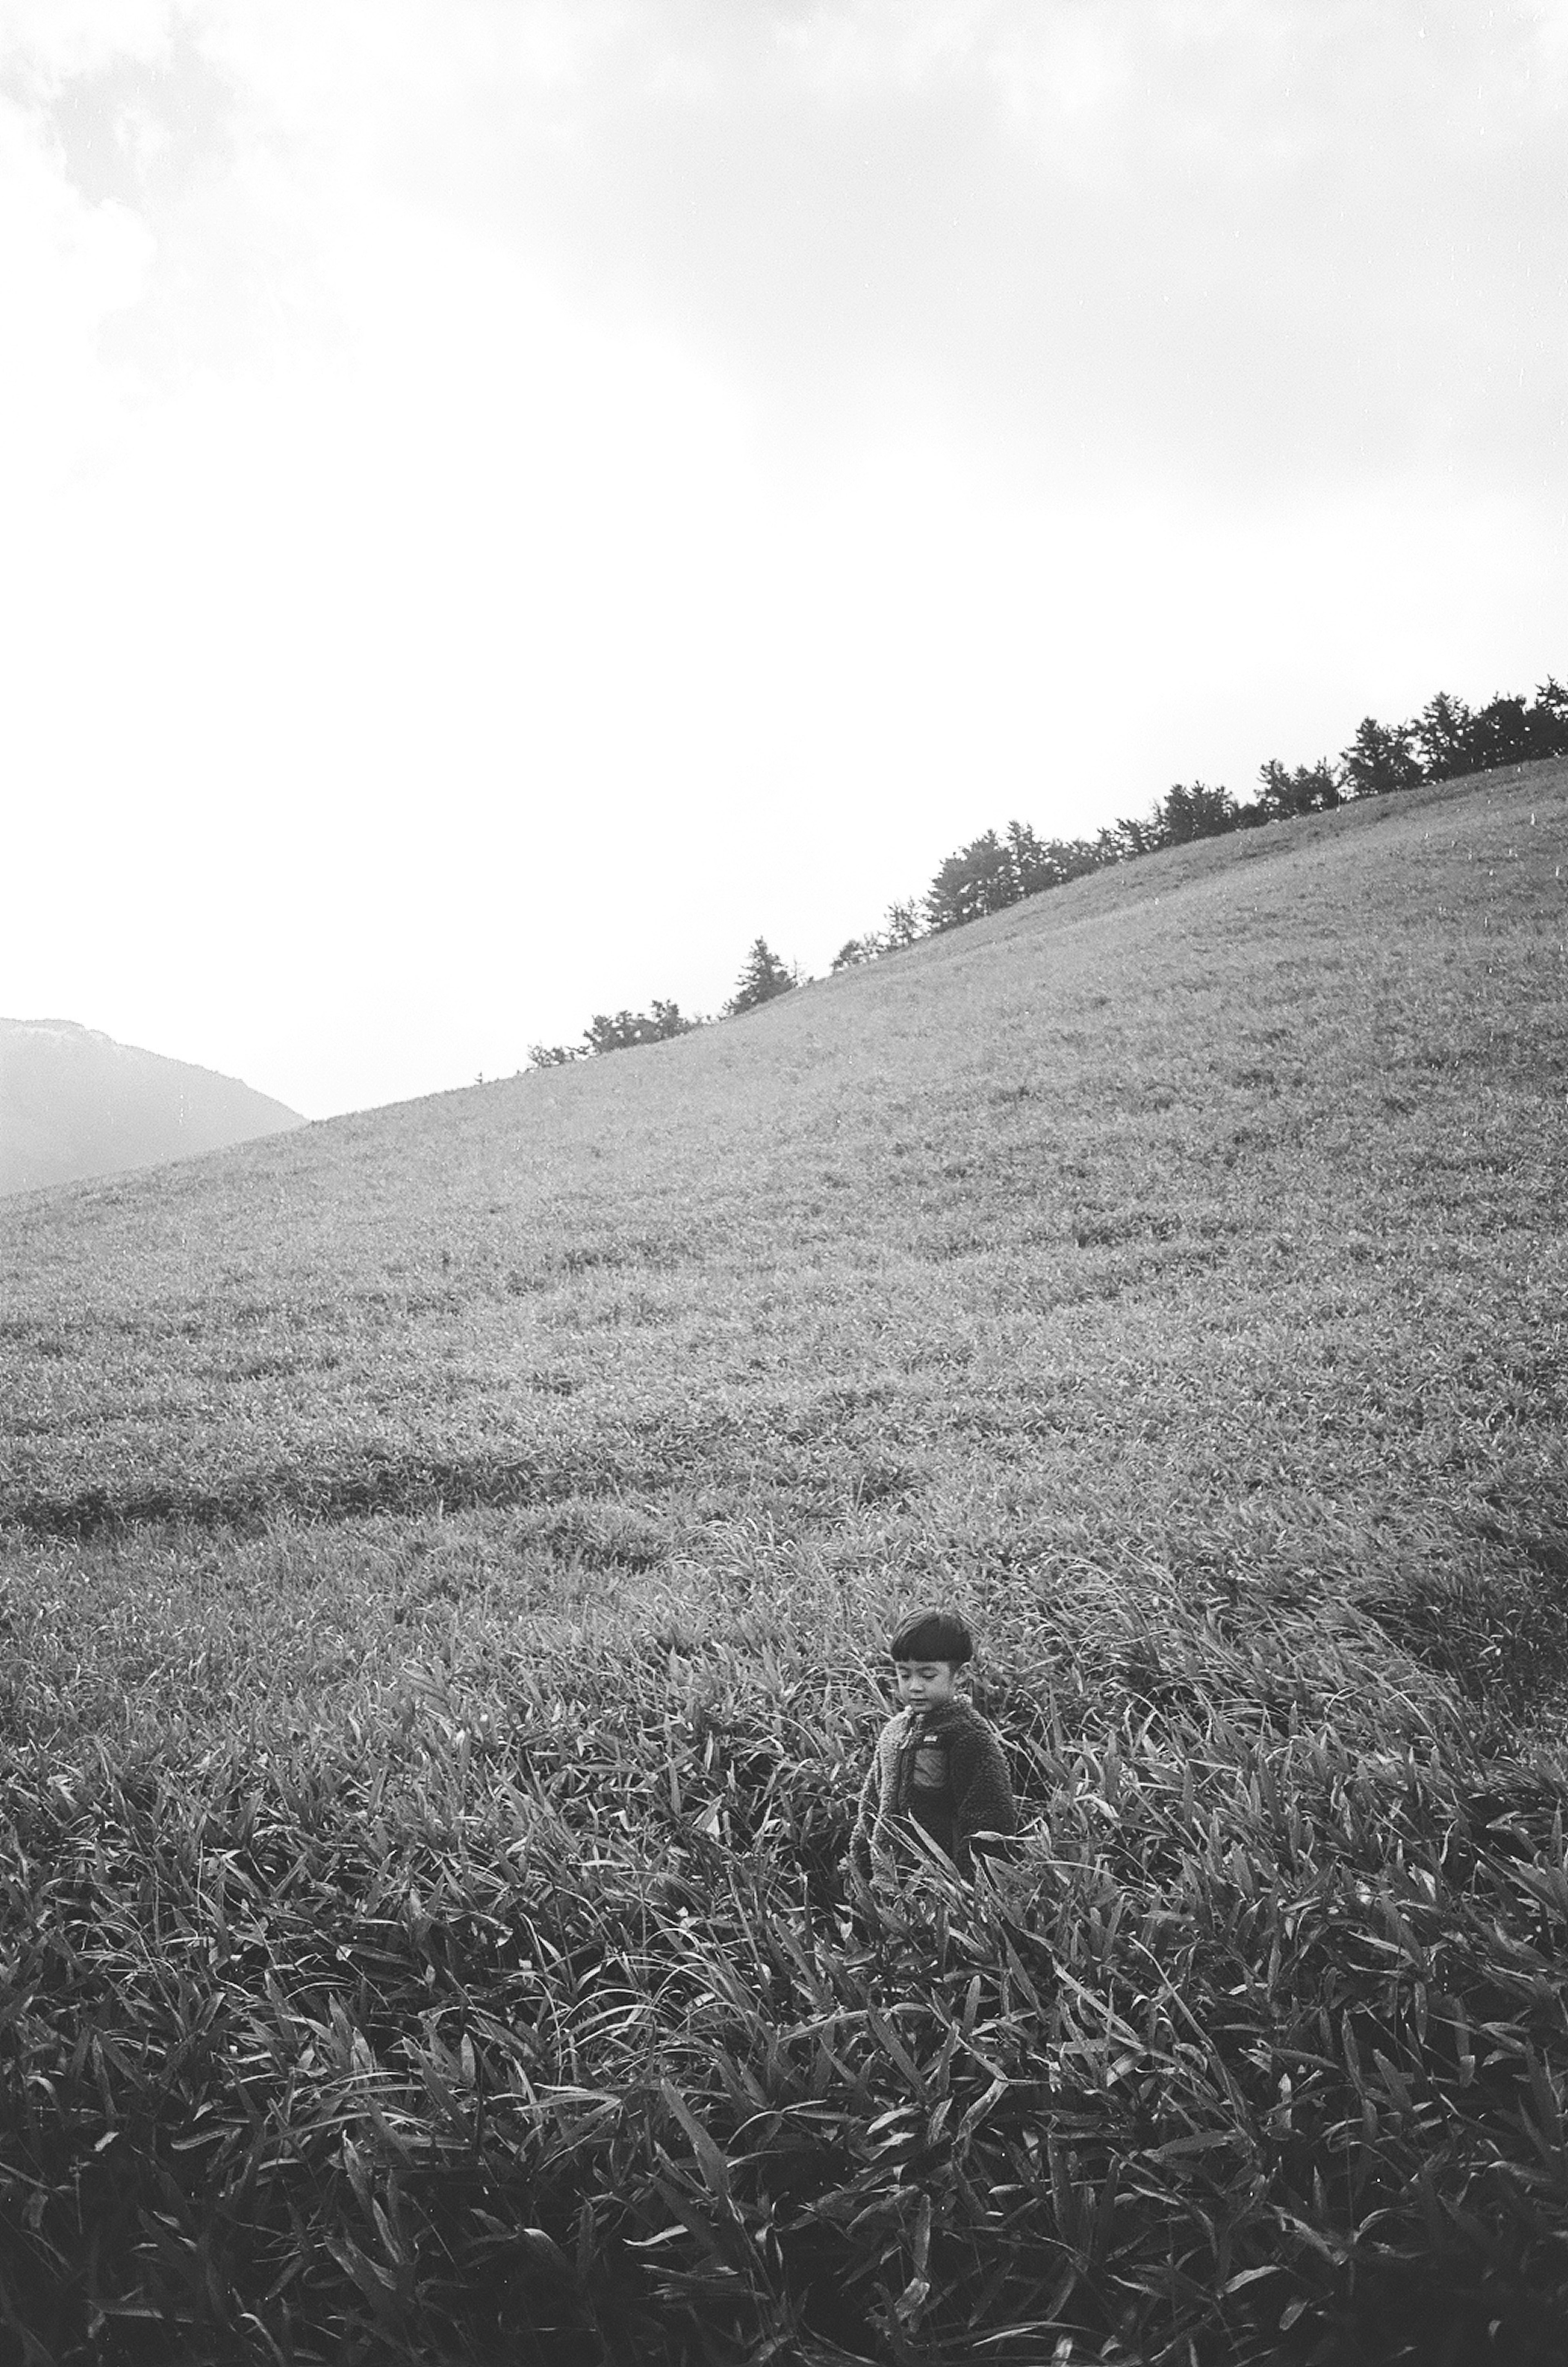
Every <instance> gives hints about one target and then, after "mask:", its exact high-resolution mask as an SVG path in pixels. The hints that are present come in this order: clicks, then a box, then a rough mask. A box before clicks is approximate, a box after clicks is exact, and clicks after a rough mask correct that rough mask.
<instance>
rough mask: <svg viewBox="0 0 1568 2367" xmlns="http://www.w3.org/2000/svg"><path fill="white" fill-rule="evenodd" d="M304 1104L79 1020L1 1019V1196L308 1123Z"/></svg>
mask: <svg viewBox="0 0 1568 2367" xmlns="http://www.w3.org/2000/svg"><path fill="white" fill-rule="evenodd" d="M304 1123H305V1121H304V1119H303V1118H302V1117H301V1116H299V1112H298V1111H297V1110H291V1109H288V1108H286V1107H285V1105H284V1104H283V1103H282V1102H275V1101H273V1100H271V1099H270V1098H269V1097H268V1095H267V1094H265V1093H253V1092H252V1090H251V1088H250V1086H249V1085H243V1084H242V1083H241V1082H240V1081H239V1079H238V1078H237V1077H220V1076H219V1075H218V1074H217V1073H216V1072H215V1071H214V1070H211V1069H197V1068H195V1067H193V1066H192V1064H191V1063H190V1062H189V1061H188V1060H167V1059H164V1057H163V1055H162V1054H161V1053H158V1052H143V1051H140V1050H138V1048H136V1047H135V1046H134V1045H132V1044H117V1043H116V1042H115V1040H114V1037H113V1036H104V1035H101V1034H100V1033H99V1032H98V1030H97V1029H96V1028H93V1027H82V1026H79V1025H77V1023H76V1022H75V1021H74V1020H73V1019H0V1193H5V1192H33V1191H38V1190H39V1189H41V1188H42V1187H43V1186H45V1185H47V1184H50V1183H71V1182H73V1180H74V1179H76V1178H77V1177H80V1176H85V1175H110V1174H114V1173H115V1172H118V1170H120V1169H122V1168H127V1167H152V1166H155V1165H157V1164H158V1163H159V1162H160V1161H164V1160H165V1159H184V1158H187V1157H189V1156H190V1155H191V1153H193V1152H195V1151H198V1150H224V1149H226V1148H227V1146H228V1145H229V1144H230V1143H233V1142H249V1141H251V1140H253V1139H254V1137H256V1136H257V1135H263V1134H281V1133H283V1132H284V1131H285V1130H286V1128H288V1127H295V1126H303V1125H304Z"/></svg>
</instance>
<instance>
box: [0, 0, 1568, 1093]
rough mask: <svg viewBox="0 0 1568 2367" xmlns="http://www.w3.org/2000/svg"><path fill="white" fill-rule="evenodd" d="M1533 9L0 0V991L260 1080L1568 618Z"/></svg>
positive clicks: (330, 1076) (1566, 84) (521, 1022)
mask: <svg viewBox="0 0 1568 2367" xmlns="http://www.w3.org/2000/svg"><path fill="white" fill-rule="evenodd" d="M1565 154H1568V0H1499V5H1497V6H1488V7H1486V8H1480V7H1477V6H1474V5H1473V0H1427V5H1422V4H1421V0H1382V5H1379V6H1367V5H1366V0H822V4H821V5H807V0H745V5H744V6H737V5H736V0H185V5H181V0H0V216H3V219H4V221H5V224H6V236H5V239H4V241H3V242H0V306H3V311H0V318H3V319H4V321H5V323H6V334H7V345H8V349H9V359H8V361H7V363H6V368H4V370H3V371H0V526H3V537H4V541H3V548H4V559H3V562H0V567H3V572H0V648H3V650H4V662H5V673H6V692H5V720H6V763H5V766H4V771H3V773H0V803H3V808H4V823H5V827H4V845H5V856H6V860H5V878H6V889H7V895H6V908H7V909H6V925H5V928H4V931H3V932H0V1011H4V1012H6V1013H8V1014H12V1015H14V1016H17V1017H22V1018H29V1017H38V1016H43V1015H60V1016H64V1017H68V1018H72V1019H76V1020H80V1021H82V1022H84V1023H85V1024H86V1025H90V1026H92V1027H96V1028H103V1029H105V1030H107V1032H109V1033H110V1034H112V1035H114V1036H118V1037H119V1038H121V1039H122V1040H124V1041H127V1042H130V1043H136V1044H141V1045H145V1046H148V1047H151V1048H153V1049H156V1050H158V1051H161V1052H164V1053H167V1054H169V1055H172V1056H174V1057H176V1058H179V1059H186V1060H193V1061H196V1062H198V1063H200V1064H202V1065H204V1066H208V1067H210V1068H215V1069H219V1070H223V1071H226V1072H228V1073H231V1074H237V1075H240V1076H243V1077H244V1078H245V1079H246V1080H247V1081H248V1082H250V1083H251V1084H253V1085H254V1086H255V1087H257V1088H258V1089H260V1090H261V1091H263V1092H265V1093H271V1094H275V1095H276V1096H277V1097H279V1098H280V1099H282V1100H284V1101H286V1102H288V1103H289V1104H292V1105H293V1106H295V1107H297V1108H299V1109H303V1110H305V1111H307V1112H308V1113H309V1114H310V1115H312V1116H323V1115H326V1114H328V1113H330V1112H332V1111H334V1110H338V1109H344V1108H350V1107H356V1106H363V1105H366V1104H373V1103H378V1102H382V1101H388V1100H392V1099H399V1098H402V1097H404V1096H407V1095H410V1094H413V1093H423V1092H428V1091H433V1090H436V1089H438V1088H441V1087H444V1086H448V1085H458V1084H466V1083H468V1082H471V1080H472V1079H473V1078H474V1076H475V1075H477V1074H481V1073H482V1074H484V1075H487V1076H490V1075H496V1074H503V1073H510V1072H511V1071H512V1070H514V1069H516V1068H517V1067H519V1066H520V1065H521V1064H522V1062H523V1060H524V1059H525V1048H526V1046H527V1045H528V1044H529V1043H530V1042H533V1041H536V1040H541V1039H542V1040H547V1041H552V1040H558V1039H562V1038H569V1037H573V1036H578V1035H579V1034H580V1033H581V1029H582V1027H583V1025H584V1024H585V1023H586V1021H587V1019H588V1018H589V1016H590V1014H592V1012H594V1011H608V1010H614V1009H616V1008H618V1007H620V1006H622V1005H628V1004H629V1005H631V1006H633V1007H646V1005H647V1004H648V1002H649V1001H650V1000H651V999H652V998H653V997H655V996H661V997H664V998H667V999H670V998H672V999H675V1000H677V1001H679V1002H681V1004H682V1007H683V1008H687V1009H691V1008H696V1009H699V1010H712V1009H715V1008H716V1006H717V1005H718V1004H719V1003H720V1002H722V1001H723V999H724V997H725V996H726V994H727V993H728V991H729V990H730V988H731V986H732V985H733V982H734V980H735V977H736V974H737V972H738V970H739V968H740V965H741V962H742V959H743V957H744V956H745V953H746V949H747V947H748V946H749V945H750V941H751V940H752V939H753V938H754V937H755V936H756V935H757V934H759V932H761V933H762V934H765V935H766V936H767V937H768V939H769V941H770V943H771V944H772V945H773V946H774V947H775V948H776V949H777V950H778V951H779V952H780V953H781V954H783V955H784V957H786V958H791V959H795V960H798V961H799V962H800V963H801V964H802V965H803V966H804V967H805V968H807V969H808V970H816V971H821V970H824V969H826V968H827V966H828V964H829V960H830V958H831V956H832V954H833V952H834V950H835V949H836V948H837V946H839V945H840V942H841V941H842V940H843V939H844V938H845V937H847V936H849V935H851V934H855V933H858V932H859V931H861V930H863V929H864V928H867V927H870V926H872V925H874V923H876V921H877V920H878V918H879V917H880V915H881V913H882V911H883V909H884V907H885V906H886V904H887V903H888V902H889V900H892V899H893V898H894V897H897V896H905V895H908V894H910V893H911V892H918V891H919V889H922V888H923V887H924V886H925V884H926V882H927V881H928V879H929V878H930V877H931V873H932V871H933V870H934V869H935V867H936V865H937V864H938V862H939V861H940V860H941V858H942V856H943V855H946V854H947V853H948V852H950V851H951V850H952V849H953V847H955V846H957V845H958V844H961V843H962V842H963V841H964V840H965V839H967V838H969V837H972V836H973V835H974V834H975V833H976V832H978V831H981V830H983V829H985V828H987V826H988V825H991V824H994V823H995V824H999V823H1001V822H1004V821H1007V819H1008V818H1009V817H1010V816H1011V815H1014V814H1017V815H1020V816H1021V817H1023V818H1025V819H1027V820H1028V821H1032V823H1033V824H1034V825H1035V827H1036V828H1037V829H1039V830H1041V831H1042V832H1045V833H1046V834H1055V833H1063V834H1066V833H1077V832H1086V833H1088V832H1093V830H1094V829H1096V828H1097V827H1098V826H1099V825H1100V824H1101V823H1103V822H1107V821H1111V820H1112V819H1114V818H1115V816H1117V815H1118V814H1122V813H1129V812H1143V811H1144V810H1146V809H1147V807H1148V806H1149V805H1150V804H1151V803H1152V801H1153V800H1154V798H1156V797H1157V796H1159V795H1161V794H1163V792H1164V790H1165V789H1166V788H1167V787H1168V786H1169V785H1170V784H1171V783H1172V782H1173V781H1176V780H1189V781H1190V780H1192V779H1194V778H1201V779H1203V780H1206V781H1209V782H1212V783H1213V782H1221V783H1224V784H1225V785H1227V786H1228V787H1230V788H1231V790H1232V791H1233V793H1234V794H1235V795H1236V796H1237V797H1238V798H1243V797H1246V796H1247V795H1249V794H1250V791H1251V788H1252V786H1253V784H1254V782H1255V780H1256V776H1257V772H1258V766H1259V765H1260V764H1261V763H1262V762H1263V761H1264V759H1265V758H1268V757H1270V756H1279V757H1281V758H1283V759H1284V760H1285V761H1286V762H1288V763H1292V764H1296V763H1305V762H1311V761H1313V760H1314V759H1315V758H1316V757H1318V756H1319V755H1321V754H1324V753H1335V752H1337V750H1338V749H1339V748H1340V747H1342V746H1343V745H1344V743H1345V742H1346V741H1347V740H1348V738H1349V736H1350V734H1351V732H1352V730H1354V727H1355V725H1356V723H1357V721H1358V720H1359V718H1360V717H1361V716H1363V715H1365V714H1367V713H1369V712H1370V713H1372V714H1375V715H1378V716H1380V717H1382V719H1395V718H1397V717H1399V716H1402V715H1404V714H1405V713H1407V712H1409V711H1411V710H1412V709H1414V708H1417V707H1419V706H1420V705H1421V704H1422V703H1423V702H1424V700H1425V699H1426V698H1427V697H1429V696H1430V695H1431V693H1432V692H1433V691H1435V690H1437V689H1438V688H1447V689H1450V690H1453V691H1456V692H1458V693H1460V694H1461V695H1462V696H1464V697H1469V698H1472V700H1476V701H1480V700H1483V699H1484V698H1486V697H1489V696H1490V695H1491V694H1492V693H1493V692H1495V691H1496V690H1499V689H1510V690H1513V689H1521V690H1529V689H1531V688H1533V687H1534V686H1535V685H1537V684H1538V683H1539V682H1540V681H1541V680H1542V679H1543V678H1544V677H1545V675H1546V674H1548V673H1551V672H1553V671H1555V672H1556V673H1557V674H1559V675H1562V674H1568V571H1565V568H1564V554H1565V545H1568V436H1564V433H1563V430H1564V412H1565V393H1568V302H1565V300H1564V299H1565V296H1568V288H1565V285H1564V279H1565V266H1564V262H1563V258H1564V256H1565V255H1568V173H1565V172H1564V169H1563V161H1562V160H1563V157H1564V155H1565Z"/></svg>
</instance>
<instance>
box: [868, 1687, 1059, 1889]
mask: <svg viewBox="0 0 1568 2367" xmlns="http://www.w3.org/2000/svg"><path fill="white" fill-rule="evenodd" d="M900 1818H913V1819H914V1821H915V1822H916V1823H917V1824H918V1825H919V1826H920V1827H921V1828H922V1829H923V1830H924V1831H926V1832H927V1833H929V1834H930V1836H931V1840H933V1841H935V1842H936V1844H937V1846H938V1848H939V1849H942V1850H945V1851H946V1852H947V1854H948V1856H949V1857H950V1858H951V1859H952V1860H953V1864H954V1865H955V1866H956V1867H957V1868H958V1871H959V1872H960V1874H967V1873H969V1871H970V1869H971V1865H972V1863H973V1849H972V1843H973V1841H974V1837H975V1835H976V1833H1010V1832H1015V1831H1016V1830H1017V1829H1018V1809H1017V1806H1015V1804H1014V1801H1013V1796H1012V1784H1011V1783H1010V1780H1009V1776H1008V1771H1007V1761H1006V1760H1005V1759H1004V1758H1003V1757H1002V1747H1001V1744H1000V1742H999V1741H998V1738H997V1734H996V1729H995V1727H990V1726H987V1723H986V1721H985V1719H984V1718H983V1717H982V1716H980V1714H979V1712H978V1710H975V1709H971V1707H970V1705H969V1704H968V1703H967V1702H966V1701H948V1702H942V1703H941V1704H938V1706H937V1707H936V1708H935V1709H913V1708H911V1709H906V1710H900V1711H899V1712H898V1713H897V1716H894V1717H890V1718H889V1719H888V1721H887V1723H886V1726H885V1727H883V1729H882V1732H881V1733H880V1735H878V1737H877V1740H876V1755H875V1757H874V1759H873V1761H872V1763H871V1772H870V1773H869V1774H868V1775H867V1777H866V1779H865V1783H864V1784H863V1786H862V1789H861V1795H860V1803H859V1806H858V1807H857V1809H856V1811H855V1827H854V1834H853V1837H852V1840H851V1843H850V1856H851V1860H852V1863H853V1864H854V1865H855V1866H856V1867H857V1868H858V1869H859V1871H860V1872H861V1874H863V1875H865V1876H867V1877H869V1876H870V1874H871V1871H872V1865H873V1862H874V1859H875V1858H876V1857H879V1856H882V1855H884V1854H885V1853H886V1852H887V1850H888V1848H889V1846H890V1844H891V1841H892V1839H893V1834H892V1831H891V1829H890V1828H891V1827H892V1826H893V1825H894V1824H896V1823H897V1820H898V1819H900Z"/></svg>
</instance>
